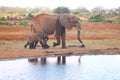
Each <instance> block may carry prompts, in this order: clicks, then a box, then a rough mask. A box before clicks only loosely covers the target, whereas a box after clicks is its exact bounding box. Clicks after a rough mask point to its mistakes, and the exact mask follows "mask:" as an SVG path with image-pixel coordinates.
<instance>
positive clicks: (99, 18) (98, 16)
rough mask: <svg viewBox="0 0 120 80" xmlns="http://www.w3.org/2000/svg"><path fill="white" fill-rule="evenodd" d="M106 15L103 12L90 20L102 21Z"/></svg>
mask: <svg viewBox="0 0 120 80" xmlns="http://www.w3.org/2000/svg"><path fill="white" fill-rule="evenodd" d="M103 20H104V17H103V16H102V15H101V14H97V15H95V16H91V17H90V19H89V22H102V21H103Z"/></svg>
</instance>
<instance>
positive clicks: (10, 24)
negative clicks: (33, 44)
mask: <svg viewBox="0 0 120 80" xmlns="http://www.w3.org/2000/svg"><path fill="white" fill-rule="evenodd" d="M4 24H5V25H6V26H12V25H13V24H12V23H11V22H5V23H4Z"/></svg>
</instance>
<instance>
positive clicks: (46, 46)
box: [40, 41, 50, 49]
mask: <svg viewBox="0 0 120 80" xmlns="http://www.w3.org/2000/svg"><path fill="white" fill-rule="evenodd" d="M40 44H41V46H42V48H43V49H48V48H49V47H50V46H48V45H47V44H46V43H44V42H43V41H40Z"/></svg>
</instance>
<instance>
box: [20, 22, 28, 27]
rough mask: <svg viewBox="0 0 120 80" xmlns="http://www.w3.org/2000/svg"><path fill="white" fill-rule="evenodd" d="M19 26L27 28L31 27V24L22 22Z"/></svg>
mask: <svg viewBox="0 0 120 80" xmlns="http://www.w3.org/2000/svg"><path fill="white" fill-rule="evenodd" d="M19 25H20V26H25V27H26V26H29V23H28V22H20V23H19Z"/></svg>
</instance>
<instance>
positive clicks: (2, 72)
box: [0, 55, 120, 80]
mask: <svg viewBox="0 0 120 80" xmlns="http://www.w3.org/2000/svg"><path fill="white" fill-rule="evenodd" d="M78 59H79V56H72V57H67V59H66V64H57V62H56V58H48V59H47V63H46V64H41V62H40V61H38V62H28V60H27V59H19V60H9V61H0V80H120V55H109V56H108V55H99V56H93V55H92V56H82V57H81V62H80V63H79V62H78Z"/></svg>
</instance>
